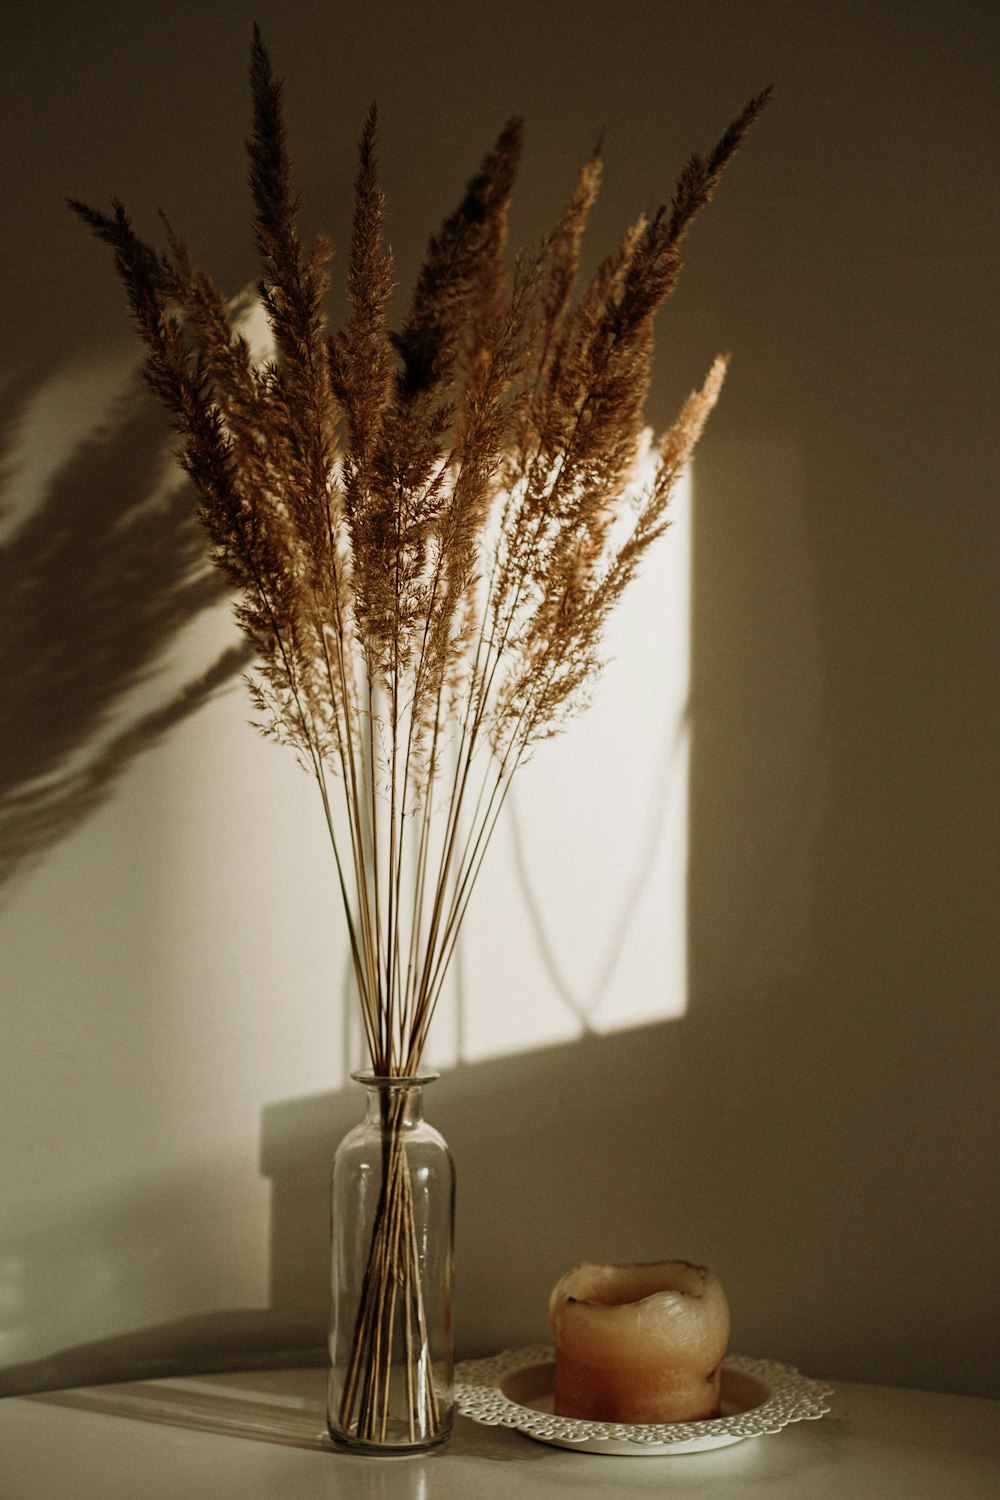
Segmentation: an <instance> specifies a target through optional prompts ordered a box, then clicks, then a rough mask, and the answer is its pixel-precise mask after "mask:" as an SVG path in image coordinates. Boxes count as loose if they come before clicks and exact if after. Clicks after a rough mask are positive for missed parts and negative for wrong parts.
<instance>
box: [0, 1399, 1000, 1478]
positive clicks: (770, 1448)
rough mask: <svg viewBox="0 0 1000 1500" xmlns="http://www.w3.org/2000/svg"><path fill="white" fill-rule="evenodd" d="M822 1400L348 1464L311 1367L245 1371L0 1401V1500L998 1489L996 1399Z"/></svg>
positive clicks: (501, 1438) (490, 1438)
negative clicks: (580, 1436)
mask: <svg viewBox="0 0 1000 1500" xmlns="http://www.w3.org/2000/svg"><path fill="white" fill-rule="evenodd" d="M833 1391H834V1394H833V1397H832V1399H831V1403H830V1404H831V1411H830V1413H829V1415H828V1416H825V1417H823V1418H821V1419H820V1420H819V1421H812V1422H799V1423H796V1424H795V1425H794V1426H791V1427H787V1428H785V1430H784V1431H782V1432H780V1433H776V1434H774V1435H773V1436H767V1437H755V1438H750V1439H747V1440H746V1441H745V1442H741V1443H737V1444H735V1445H733V1446H732V1447H728V1448H722V1449H717V1450H715V1451H713V1452H704V1453H696V1454H689V1455H686V1456H684V1455H676V1456H673V1457H647V1458H641V1457H637V1458H618V1457H608V1456H606V1455H597V1454H582V1453H571V1452H567V1451H565V1450H563V1449H559V1448H553V1447H549V1446H546V1445H545V1444H542V1443H538V1442H534V1441H533V1440H532V1439H531V1438H528V1437H524V1436H522V1435H521V1434H520V1433H517V1432H513V1431H510V1430H508V1429H501V1428H494V1427H482V1426H479V1425H478V1424H476V1423H474V1422H472V1421H469V1420H468V1419H466V1418H464V1417H458V1418H457V1419H456V1426H455V1432H454V1435H453V1437H452V1439H451V1441H450V1442H449V1444H448V1445H447V1446H446V1447H444V1448H442V1449H439V1450H437V1451H436V1452H434V1453H431V1454H426V1455H422V1456H419V1457H413V1458H391V1459H386V1458H377V1459H372V1458H358V1457H355V1456H353V1455H351V1454H345V1453H342V1452H339V1451H338V1450H336V1449H334V1448H333V1446H332V1444H330V1442H329V1440H328V1439H327V1437H326V1434H325V1422H324V1400H325V1372H324V1371H322V1370H281V1371H254V1372H250V1373H241V1374H232V1375H200V1376H198V1377H196V1378H195V1377H192V1378H190V1379H172V1380H150V1381H139V1382H134V1383H130V1384H122V1385H105V1386H90V1387H86V1388H82V1389H79V1390H70V1391H52V1392H46V1393H43V1394H39V1395H33V1396H17V1397H8V1398H7V1399H6V1400H3V1401H0V1495H2V1496H3V1500H237V1497H238V1500H491V1497H494V1496H495V1497H496V1500H553V1497H556V1496H562V1495H565V1494H567V1493H569V1492H570V1491H571V1490H572V1491H573V1492H575V1491H576V1490H577V1489H578V1488H581V1487H583V1488H587V1489H590V1490H591V1491H592V1492H593V1493H594V1494H595V1495H599V1496H601V1497H602V1500H604V1497H608V1500H614V1497H617V1496H626V1495H629V1496H631V1495H636V1494H644V1493H656V1494H659V1495H662V1494H664V1493H667V1492H669V1494H670V1496H671V1497H672V1500H689V1497H692V1500H693V1497H695V1496H697V1497H699V1500H704V1497H705V1496H706V1495H708V1496H711V1497H712V1500H727V1497H734V1500H735V1497H737V1496H739V1497H740V1500H753V1497H754V1496H757V1495H760V1496H767V1497H769V1500H780V1497H784V1496H788V1497H795V1500H859V1497H863V1500H997V1496H998V1495H1000V1402H995V1401H986V1400H978V1399H975V1398H972V1397H967V1396H942V1395H933V1394H931V1393H929V1392H926V1391H910V1390H897V1389H890V1388H888V1387H885V1386H873V1385H853V1384H847V1383H845V1382H837V1383H835V1384H834V1385H833Z"/></svg>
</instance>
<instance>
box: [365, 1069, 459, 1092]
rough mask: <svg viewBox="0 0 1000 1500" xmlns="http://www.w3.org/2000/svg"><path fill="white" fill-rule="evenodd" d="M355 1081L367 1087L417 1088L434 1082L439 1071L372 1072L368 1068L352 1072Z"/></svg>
mask: <svg viewBox="0 0 1000 1500" xmlns="http://www.w3.org/2000/svg"><path fill="white" fill-rule="evenodd" d="M351 1077H352V1078H353V1079H354V1081H355V1082H356V1083H363V1084H364V1085H365V1087H366V1088H369V1089H418V1088H422V1087H423V1085H424V1084H426V1083H436V1082H437V1080H438V1079H439V1078H440V1077H441V1074H440V1073H374V1072H372V1070H371V1069H370V1068H364V1069H360V1070H359V1071H358V1072H357V1073H352V1074H351Z"/></svg>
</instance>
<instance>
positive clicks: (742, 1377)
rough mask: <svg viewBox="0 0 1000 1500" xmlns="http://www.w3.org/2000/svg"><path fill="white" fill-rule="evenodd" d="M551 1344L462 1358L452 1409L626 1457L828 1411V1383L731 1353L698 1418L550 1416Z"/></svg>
mask: <svg viewBox="0 0 1000 1500" xmlns="http://www.w3.org/2000/svg"><path fill="white" fill-rule="evenodd" d="M553 1358H554V1356H553V1351H552V1349H551V1348H550V1347H548V1346H546V1345H544V1344H539V1345H535V1346H531V1347H528V1348H524V1349H507V1350H505V1351H504V1352H503V1353H502V1354H497V1355H494V1356H493V1358H491V1359H468V1360H465V1361H463V1362H462V1363H461V1364H460V1365H459V1366H458V1367H457V1369H456V1371H455V1399H456V1402H457V1405H458V1409H459V1411H460V1412H462V1413H463V1414H464V1415H465V1416H467V1417H471V1418H472V1419H473V1420H474V1421H476V1422H483V1423H485V1424H486V1425H487V1426H489V1427H515V1428H516V1429H517V1430H518V1431H519V1432H523V1433H524V1434H525V1435H526V1436H527V1437H532V1438H536V1439H537V1440H538V1441H539V1442H543V1443H554V1444H556V1445H557V1446H559V1447H565V1448H572V1449H576V1450H577V1451H584V1452H591V1453H618V1454H629V1455H632V1456H640V1455H652V1454H669V1453H694V1452H699V1451H702V1450H704V1449H708V1448H721V1447H723V1446H725V1445H727V1444H729V1443H738V1442H740V1441H741V1440H742V1439H743V1438H748V1437H759V1436H762V1435H764V1434H765V1433H773V1432H780V1431H781V1429H782V1428H783V1427H787V1426H788V1424H789V1423H790V1422H802V1421H811V1420H815V1419H816V1418H817V1417H822V1416H823V1415H824V1414H825V1413H826V1412H828V1411H829V1409H830V1408H829V1405H828V1401H827V1398H828V1397H829V1396H830V1394H831V1390H830V1387H829V1386H826V1385H822V1384H820V1383H819V1382H818V1381H815V1380H810V1379H809V1378H808V1377H807V1376H805V1375H802V1374H800V1373H799V1371H798V1370H795V1369H793V1368H792V1367H791V1366H790V1365H782V1364H778V1363H777V1362H776V1361H774V1360H768V1359H750V1358H747V1357H745V1356H740V1355H733V1356H730V1357H729V1358H728V1359H727V1360H726V1361H725V1363H724V1365H723V1367H722V1415H721V1416H719V1417H714V1418H711V1419H710V1420H708V1421H704V1422H666V1423H659V1424H649V1425H639V1424H630V1423H622V1422H589V1421H581V1420H579V1419H578V1418H575V1417H557V1416H556V1415H555V1414H554V1412H553V1410H552V1388H553V1381H554V1374H555V1365H554V1363H553Z"/></svg>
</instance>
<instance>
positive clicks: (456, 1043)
mask: <svg viewBox="0 0 1000 1500" xmlns="http://www.w3.org/2000/svg"><path fill="white" fill-rule="evenodd" d="M690 561H691V485H690V480H689V479H688V480H685V482H684V483H683V484H682V485H680V486H679V487H678V490H677V493H676V495H675V499H674V503H673V526H672V527H671V530H670V531H669V532H668V534H667V536H666V537H664V538H662V539H661V540H660V542H659V543H658V545H657V546H656V547H655V548H654V549H653V551H652V555H651V556H650V558H649V560H648V562H647V565H646V567H645V570H644V572H643V574H642V576H641V577H640V578H639V579H637V580H636V582H635V584H634V586H633V590H632V592H631V594H629V595H626V597H625V599H624V601H623V603H622V606H621V609H620V611H619V613H618V615H617V616H616V617H615V618H614V620H613V621H612V622H611V625H610V628H609V630H608V634H607V650H606V660H607V667H606V669H605V672H604V674H603V675H602V676H601V677H600V678H599V679H598V681H597V682H596V683H595V685H594V690H593V701H592V703H591V705H590V706H589V707H588V708H587V709H586V711H585V712H584V713H583V714H581V715H580V717H579V718H578V719H577V720H575V721H574V722H573V723H572V724H570V726H569V727H568V729H567V730H566V732H565V734H563V735H560V736H559V738H557V739H555V740H552V741H549V742H546V743H543V744H542V745H541V746H540V747H539V748H538V750H537V752H536V754H535V758H534V760H533V761H532V762H531V763H529V764H528V765H527V766H526V767H524V768H523V769H522V770H521V771H519V772H518V776H517V778H516V780H515V785H514V791H513V793H512V795H511V798H510V800H509V802H508V806H507V809H506V810H505V815H504V818H503V819H502V820H501V823H500V825H499V827H498V830H497V834H496V838H495V841H494V844H493V846H492V847H491V849H490V851H489V855H488V857H487V859H486V861H485V863H484V865H483V869H482V873H481V876H480V880H479V883H478V885H477V889H476V893H475V896H474V898H473V902H472V904H471V905H470V908H469V912H468V914H467V917H466V922H465V925H464V928H463V938H462V944H461V951H460V953H459V955H458V959H457V965H456V973H455V975H454V976H453V984H452V993H451V995H450V996H449V998H448V1000H447V1002H446V1004H445V1005H444V1007H443V1009H442V1012H441V1013H439V1015H438V1018H437V1023H436V1031H435V1033H434V1035H433V1036H432V1042H431V1055H432V1058H433V1060H434V1061H435V1062H436V1064H437V1065H439V1066H440V1065H444V1064H447V1063H449V1062H452V1061H456V1060H458V1059H462V1060H466V1061H472V1060H479V1059H483V1058H487V1057H493V1056H499V1055H501V1054H504V1053H513V1052H520V1051H526V1050H530V1049H531V1048H533V1047H537V1046H544V1045H548V1044H551V1043H553V1042H558V1041H565V1040H568V1039H570V1038H572V1037H574V1036H578V1035H580V1034H581V1033H582V1032H584V1031H586V1030H591V1031H596V1032H609V1031H615V1030H618V1029H619V1028H621V1027H626V1026H633V1025H637V1024H640V1023H643V1022H649V1021H653V1020H663V1019H666V1018H668V1017H670V1016H678V1015H682V1014H683V1013H684V1010H685V1007H686V998H687V965H686V927H687V906H686V876H687V788H688V724H687V700H688V688H689V658H690V625H689V619H690Z"/></svg>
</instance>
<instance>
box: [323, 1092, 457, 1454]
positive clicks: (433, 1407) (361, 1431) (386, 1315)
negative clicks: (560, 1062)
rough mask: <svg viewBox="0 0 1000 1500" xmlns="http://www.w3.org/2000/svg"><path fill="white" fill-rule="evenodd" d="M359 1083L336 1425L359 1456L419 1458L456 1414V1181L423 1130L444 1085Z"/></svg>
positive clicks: (333, 1401)
mask: <svg viewBox="0 0 1000 1500" xmlns="http://www.w3.org/2000/svg"><path fill="white" fill-rule="evenodd" d="M352 1076H353V1077H354V1078H355V1079H357V1081H358V1082H359V1083H362V1084H364V1086H365V1088H366V1089H367V1091H368V1093H367V1111H366V1114H365V1118H364V1120H363V1121H362V1123H361V1124H360V1125H358V1126H356V1127H355V1128H354V1129H353V1130H352V1131H350V1133H349V1134H348V1135H347V1136H345V1138H344V1140H343V1141H342V1142H341V1144H340V1147H339V1149H338V1151H337V1154H336V1157H335V1158H334V1165H333V1192H332V1254H331V1316H330V1373H329V1388H328V1400H327V1425H328V1427H329V1430H330V1436H331V1437H332V1438H333V1440H334V1442H336V1443H338V1444H340V1445H341V1446H344V1447H349V1448H351V1449H353V1450H355V1451H358V1452H365V1453H401V1452H407V1451H417V1450H419V1449H424V1448H432V1447H435V1446H436V1445H437V1444H438V1443H441V1442H443V1441H444V1440H445V1439H446V1438H447V1437H448V1434H449V1433H450V1431H451V1426H452V1418H453V1414H454V1398H453V1367H454V1356H453V1349H452V1318H451V1296H452V1266H453V1255H454V1248H453V1247H454V1218H455V1174H454V1169H453V1167H452V1161H451V1156H450V1154H449V1151H448V1147H447V1145H446V1144H445V1142H444V1140H443V1139H442V1137H441V1136H440V1135H439V1134H438V1132H437V1131H436V1130H434V1129H433V1128H432V1127H431V1126H430V1125H428V1124H427V1123H426V1121H425V1120H424V1118H423V1090H424V1087H425V1086H426V1085H427V1084H428V1083H430V1082H432V1081H433V1077H436V1075H432V1076H430V1077H422V1078H386V1077H381V1076H379V1075H377V1074H373V1073H355V1074H353V1075H352Z"/></svg>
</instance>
